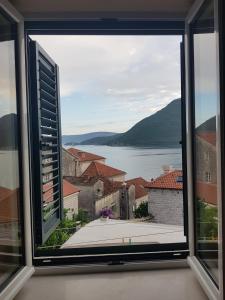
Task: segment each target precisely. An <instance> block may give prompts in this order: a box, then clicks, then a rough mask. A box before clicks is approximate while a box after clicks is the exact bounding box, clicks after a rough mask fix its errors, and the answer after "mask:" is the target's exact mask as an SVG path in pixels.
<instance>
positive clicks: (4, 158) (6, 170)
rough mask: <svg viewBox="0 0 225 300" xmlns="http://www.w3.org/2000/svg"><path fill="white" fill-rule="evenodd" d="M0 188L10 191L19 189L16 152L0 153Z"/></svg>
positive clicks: (6, 151)
mask: <svg viewBox="0 0 225 300" xmlns="http://www.w3.org/2000/svg"><path fill="white" fill-rule="evenodd" d="M0 166H1V167H0V187H4V188H7V189H10V190H14V189H17V188H18V187H19V174H18V152H17V151H12V150H5V151H2V150H1V151H0Z"/></svg>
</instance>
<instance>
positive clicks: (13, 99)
mask: <svg viewBox="0 0 225 300" xmlns="http://www.w3.org/2000/svg"><path fill="white" fill-rule="evenodd" d="M0 53H1V55H0V136H1V138H0V165H1V167H0V253H1V254H0V256H1V265H0V289H1V288H2V287H3V286H4V284H5V282H6V281H7V280H8V279H9V278H10V277H11V276H12V275H13V274H15V272H16V271H18V270H19V269H20V268H21V267H22V265H23V264H24V261H23V259H24V257H23V240H22V237H23V231H22V219H21V210H22V196H21V184H20V168H21V165H20V155H19V154H20V147H19V139H20V135H19V112H18V108H17V107H18V99H17V83H16V80H17V77H16V55H15V53H16V25H15V24H14V23H12V22H11V21H10V20H9V19H8V18H7V17H5V15H4V14H3V13H2V12H1V11H0Z"/></svg>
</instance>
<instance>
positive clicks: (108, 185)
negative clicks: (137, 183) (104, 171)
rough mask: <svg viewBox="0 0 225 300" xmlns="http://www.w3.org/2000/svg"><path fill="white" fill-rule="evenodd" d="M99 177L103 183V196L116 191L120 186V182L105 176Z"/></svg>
mask: <svg viewBox="0 0 225 300" xmlns="http://www.w3.org/2000/svg"><path fill="white" fill-rule="evenodd" d="M99 179H100V180H101V181H102V182H103V184H104V193H103V196H104V197H105V196H108V195H111V194H113V193H115V192H117V191H118V190H119V189H120V187H121V186H122V182H114V181H111V180H109V179H107V178H106V177H102V178H99Z"/></svg>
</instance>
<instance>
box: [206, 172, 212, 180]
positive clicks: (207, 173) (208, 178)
mask: <svg viewBox="0 0 225 300" xmlns="http://www.w3.org/2000/svg"><path fill="white" fill-rule="evenodd" d="M205 181H206V182H210V181H211V174H210V172H206V173H205Z"/></svg>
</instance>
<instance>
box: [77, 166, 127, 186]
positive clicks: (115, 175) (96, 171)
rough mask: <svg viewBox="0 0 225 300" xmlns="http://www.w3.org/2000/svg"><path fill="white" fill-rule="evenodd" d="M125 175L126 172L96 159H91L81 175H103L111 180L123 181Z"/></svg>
mask: <svg viewBox="0 0 225 300" xmlns="http://www.w3.org/2000/svg"><path fill="white" fill-rule="evenodd" d="M125 175H126V172H124V171H121V170H119V169H116V168H113V167H110V166H108V165H105V164H102V163H100V162H98V161H93V162H92V163H91V164H90V165H89V167H88V168H87V169H86V170H85V171H84V173H83V174H82V177H98V178H99V177H103V178H108V179H109V180H112V181H120V182H123V181H124V180H125Z"/></svg>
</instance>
